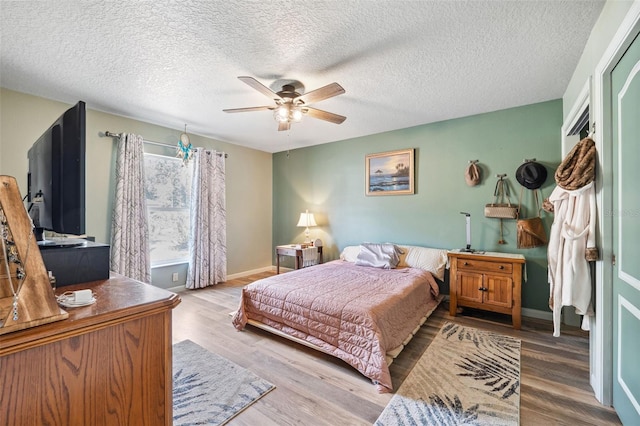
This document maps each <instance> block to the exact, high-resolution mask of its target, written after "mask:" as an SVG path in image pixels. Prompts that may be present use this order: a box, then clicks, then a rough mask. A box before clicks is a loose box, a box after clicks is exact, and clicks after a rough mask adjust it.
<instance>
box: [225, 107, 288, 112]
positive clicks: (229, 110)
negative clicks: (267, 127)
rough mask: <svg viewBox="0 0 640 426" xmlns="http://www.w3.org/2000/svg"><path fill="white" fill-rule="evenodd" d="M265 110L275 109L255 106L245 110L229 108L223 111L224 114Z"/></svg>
mask: <svg viewBox="0 0 640 426" xmlns="http://www.w3.org/2000/svg"><path fill="white" fill-rule="evenodd" d="M265 109H276V107H274V106H257V107H247V108H231V109H223V111H224V112H250V111H264V110H265Z"/></svg>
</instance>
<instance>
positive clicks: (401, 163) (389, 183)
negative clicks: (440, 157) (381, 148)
mask: <svg viewBox="0 0 640 426" xmlns="http://www.w3.org/2000/svg"><path fill="white" fill-rule="evenodd" d="M413 157H414V150H413V149H402V150H398V151H389V152H381V153H378V154H368V155H367V156H366V157H365V193H366V195H406V194H413V193H414V175H415V169H414V161H413Z"/></svg>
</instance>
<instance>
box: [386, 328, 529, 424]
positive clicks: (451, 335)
mask: <svg viewBox="0 0 640 426" xmlns="http://www.w3.org/2000/svg"><path fill="white" fill-rule="evenodd" d="M519 421H520V340H519V339H515V338H513V337H509V336H503V335H500V334H496V333H491V332H487V331H482V330H477V329H475V328H470V327H464V326H461V325H457V324H453V323H449V322H447V323H445V324H444V325H443V326H442V328H441V329H440V332H439V333H438V334H437V336H436V337H435V338H434V340H433V342H432V343H431V345H429V347H428V348H427V350H426V351H425V353H424V354H422V356H421V357H420V359H419V360H418V362H417V363H416V366H415V367H414V368H413V370H411V372H410V373H409V375H408V376H407V378H406V379H405V381H404V382H403V383H402V385H401V386H400V388H399V389H398V391H397V392H396V394H395V395H394V396H393V398H391V401H389V404H388V405H387V406H386V407H385V409H384V411H383V412H382V413H381V414H380V417H378V420H376V423H375V424H376V425H377V426H383V425H384V426H390V425H404V426H409V425H517V424H519Z"/></svg>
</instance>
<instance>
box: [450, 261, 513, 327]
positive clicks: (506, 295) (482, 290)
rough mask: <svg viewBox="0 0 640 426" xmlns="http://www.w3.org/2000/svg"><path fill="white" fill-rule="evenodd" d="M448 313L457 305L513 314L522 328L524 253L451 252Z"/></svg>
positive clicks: (455, 308)
mask: <svg viewBox="0 0 640 426" xmlns="http://www.w3.org/2000/svg"><path fill="white" fill-rule="evenodd" d="M449 262H450V264H451V268H450V270H449V271H450V272H449V281H450V284H451V286H450V287H451V288H450V291H449V297H450V299H449V315H451V316H452V317H455V316H456V310H457V308H458V306H467V307H469V308H475V309H482V310H485V311H491V312H499V313H502V314H507V315H511V320H512V322H513V328H514V329H516V330H520V325H521V321H522V319H521V315H522V314H521V298H522V287H521V286H522V268H523V266H524V263H525V258H524V256H522V255H520V254H508V253H490V252H486V253H484V252H482V253H465V252H459V251H457V252H456V251H450V252H449Z"/></svg>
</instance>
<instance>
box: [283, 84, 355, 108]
mask: <svg viewBox="0 0 640 426" xmlns="http://www.w3.org/2000/svg"><path fill="white" fill-rule="evenodd" d="M344 92H345V90H344V88H343V87H342V86H340V85H339V84H338V83H331V84H327V85H326V86H324V87H321V88H319V89H316V90H312V91H310V92H308V93H305V94H304V95H301V96H298V97H297V98H296V99H295V100H301V101H302V102H304V103H305V104H307V105H309V104H312V103H315V102H319V101H322V100H324V99H328V98H332V97H334V96H338V95H342V94H343V93H344Z"/></svg>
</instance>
